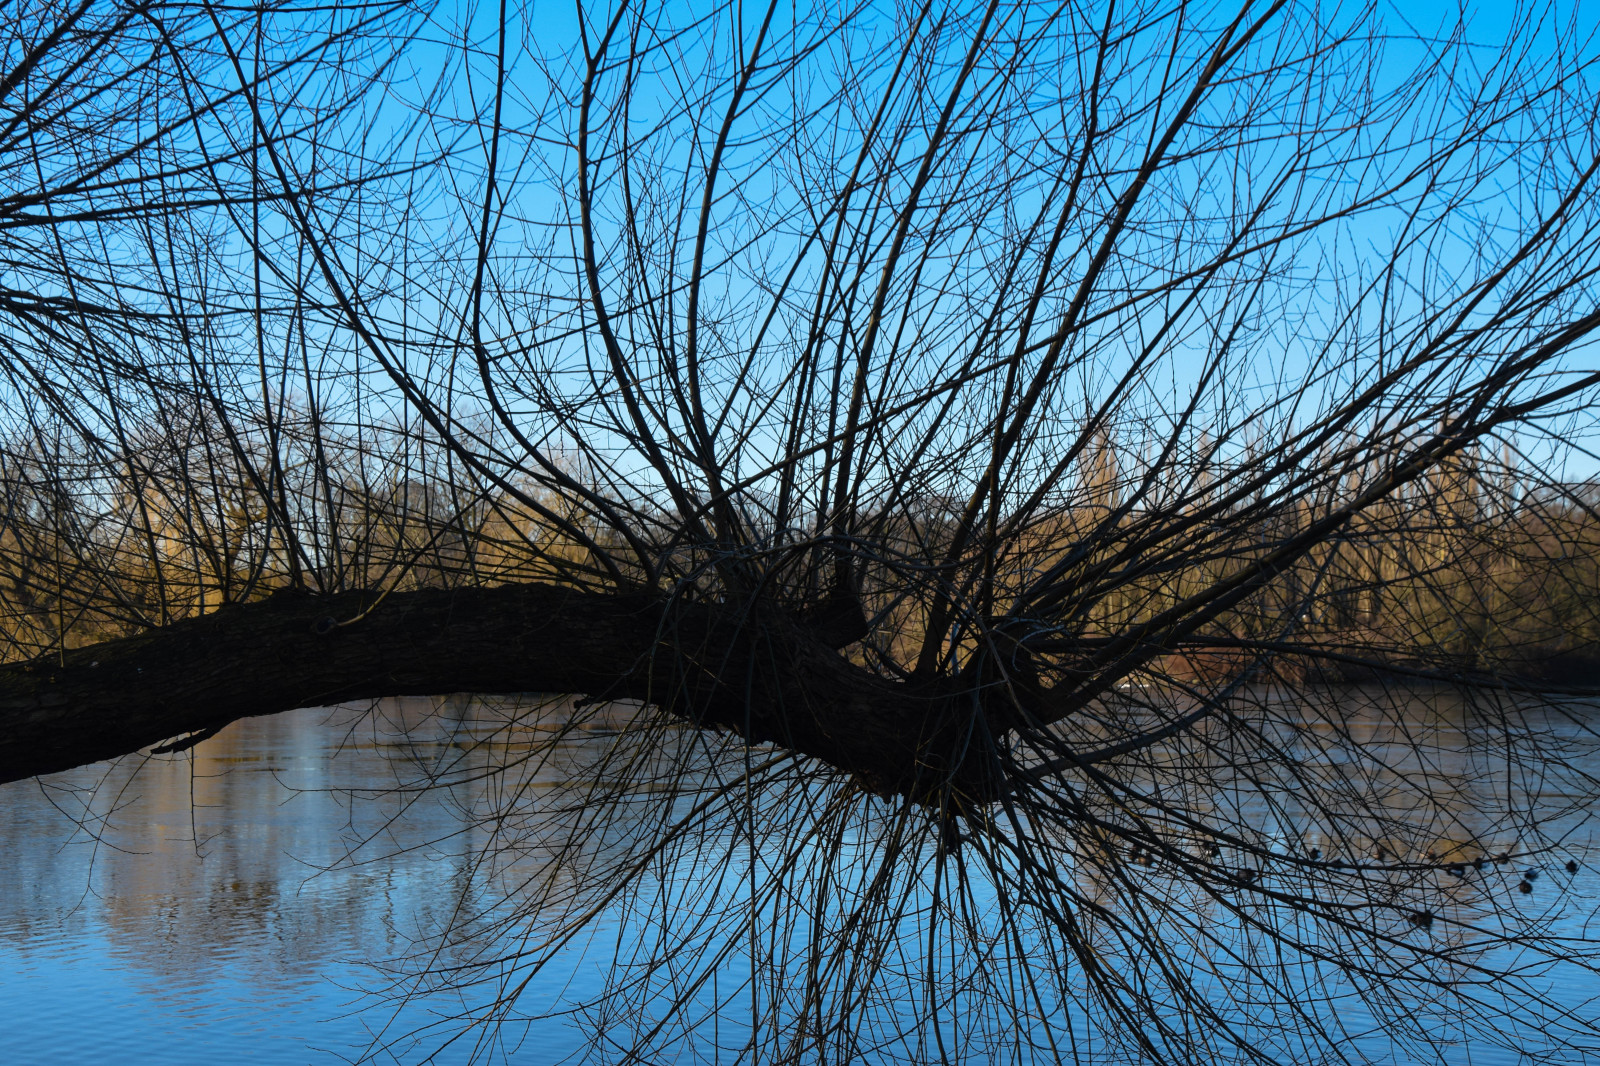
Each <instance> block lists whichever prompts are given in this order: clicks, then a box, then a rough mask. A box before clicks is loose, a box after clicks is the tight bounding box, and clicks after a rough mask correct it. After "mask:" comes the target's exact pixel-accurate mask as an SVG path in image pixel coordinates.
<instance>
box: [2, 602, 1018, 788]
mask: <svg viewBox="0 0 1600 1066" xmlns="http://www.w3.org/2000/svg"><path fill="white" fill-rule="evenodd" d="M452 692H502V693H503V692H571V693H579V694H583V695H587V696H590V697H592V698H599V699H637V700H643V701H647V702H650V703H654V704H656V705H659V706H662V707H665V708H667V709H669V710H670V711H672V712H673V713H675V714H678V715H680V716H681V717H683V718H685V719H687V720H689V721H690V722H692V723H693V724H695V725H697V726H699V727H702V728H721V729H728V730H732V731H734V732H736V733H737V734H739V735H740V736H742V737H743V738H745V739H746V740H747V741H748V742H749V743H752V744H757V743H766V742H770V743H774V744H778V745H780V746H783V747H786V748H790V749H793V750H796V751H800V752H803V753H805V754H808V755H813V756H816V757H817V758H819V759H822V760H824V761H825V762H827V763H829V764H830V765H832V766H835V767H837V768H839V769H841V770H845V771H847V772H850V773H852V774H854V775H855V776H856V778H857V780H858V781H859V782H860V783H861V784H862V785H863V787H866V788H869V789H872V790H874V791H880V792H884V793H893V794H903V795H912V796H915V797H917V798H919V799H922V800H924V801H928V802H935V801H937V797H938V796H939V795H940V794H942V793H943V790H944V789H946V788H947V787H949V788H953V789H954V790H955V793H956V796H957V798H958V799H962V800H965V801H982V800H984V799H988V798H992V797H993V796H994V795H995V794H996V788H997V785H998V781H997V780H996V771H995V769H994V767H995V765H996V763H995V760H994V759H993V758H992V757H990V752H991V751H992V748H991V747H990V742H989V737H991V736H994V735H998V734H999V733H1000V732H1003V731H1004V729H1003V727H1002V726H1001V723H999V722H986V723H983V724H984V726H987V727H988V728H980V727H978V723H977V722H976V715H977V714H978V713H979V712H978V711H977V710H976V708H977V707H978V704H977V703H976V702H975V701H974V700H973V698H972V695H971V694H970V693H967V694H965V695H963V693H962V692H961V691H960V686H953V685H951V684H950V683H949V682H945V683H943V684H929V685H924V686H920V687H919V686H916V685H912V684H907V683H905V682H900V681H893V680H889V679H886V678H882V677H879V676H878V675H876V674H873V673H871V672H870V671H868V670H865V669H863V668H861V667H859V666H856V665H855V664H853V663H851V662H849V661H848V660H847V659H845V658H844V657H843V656H841V655H839V654H838V653H837V652H836V651H834V650H833V649H832V648H831V647H829V642H828V641H827V640H826V639H825V637H821V636H818V635H816V634H812V633H811V632H810V631H809V630H808V629H807V628H805V627H803V626H801V625H799V624H797V623H795V622H793V621H792V620H790V619H787V618H786V617H784V616H782V615H780V614H778V613H777V612H773V611H766V610H762V609H760V608H759V606H758V607H757V608H756V609H752V610H747V611H741V610H738V609H736V608H734V607H729V606H721V605H715V604H700V603H683V602H673V603H667V602H663V601H661V600H657V599H651V598H647V597H644V596H639V595H629V594H607V593H594V592H585V591H581V590H578V589H573V588H567V587H562V586H557V585H548V584H521V585H504V586H499V587H494V588H462V589H450V590H445V589H419V590H414V591H408V592H391V593H389V594H387V595H385V596H382V597H381V599H380V597H379V595H378V594H377V593H372V592H346V593H339V594H336V595H332V596H314V595H309V594H290V593H280V594H278V595H276V596H273V597H272V598H270V599H267V600H263V601H259V602H256V603H250V604H241V605H233V606H229V607H225V608H223V609H221V610H218V611H216V612H214V613H211V614H207V615H203V616H201V617H197V618H191V619H186V620H183V621H180V622H177V623H174V624H172V625H170V626H166V627H163V628H161V629H156V630H151V631H150V632H147V633H141V634H138V635H135V636H131V637H125V638H121V639H118V640H111V641H105V642H102V643H98V644H93V645H89V646H87V647H83V648H76V649H72V650H69V651H66V652H65V653H61V652H53V653H50V654H49V655H47V656H43V657H40V658H39V659H35V660H33V661H32V662H28V663H17V664H12V665H9V666H5V667H0V781H13V780H17V779H20V778H25V777H31V776H34V775H36V774H43V773H52V772H55V771H59V770H66V769H71V768H73V767H77V766H82V765H85V764H87V763H91V762H96V761H99V760H102V759H108V758H113V757H116V756H119V755H126V754H128V753H130V752H134V751H138V750H141V749H144V748H148V747H150V746H151V745H154V744H158V743H160V742H162V741H165V740H169V739H170V738H173V737H179V736H182V735H185V734H198V735H209V734H210V733H212V732H215V731H216V730H218V729H220V728H222V727H223V726H225V725H227V724H228V723H229V722H232V721H235V720H237V719H239V718H246V717H250V716H253V715H262V714H275V713H277V712H280V711H286V710H291V709H293V708H296V707H311V706H323V705H328V704H333V703H342V702H349V701H352V700H362V699H372V698H377V697H383V696H417V695H442V694H446V693H452ZM178 746H181V745H178Z"/></svg>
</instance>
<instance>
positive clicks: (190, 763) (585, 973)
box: [0, 700, 1600, 1066]
mask: <svg viewBox="0 0 1600 1066" xmlns="http://www.w3.org/2000/svg"><path fill="white" fill-rule="evenodd" d="M485 706H488V705H486V704H481V703H471V702H468V701H432V700H411V701H386V702H385V703H384V705H383V706H382V708H381V709H380V711H379V713H377V714H370V715H369V714H364V713H362V712H361V711H357V710H348V709H340V710H333V711H329V710H304V711H297V712H293V713H291V714H285V715H279V716H275V717H271V718H262V719H250V720H246V721H243V722H239V723H236V724H234V725H233V726H231V727H229V728H228V729H227V730H225V731H224V732H223V733H222V734H221V735H219V736H217V737H215V738H213V739H211V740H208V741H206V742H204V743H203V744H201V745H199V746H198V747H197V748H196V749H195V750H194V751H193V752H192V753H189V754H186V755H180V756H169V757H165V758H161V759H155V760H151V761H149V762H148V763H146V764H143V765H140V764H139V762H138V761H137V760H124V761H123V762H122V763H120V764H118V765H116V766H114V767H112V768H110V769H108V768H107V767H106V766H104V765H102V766H98V767H91V768H86V769H83V770H80V771H75V772H73V773H70V774H61V775H56V776H54V777H51V778H49V779H46V780H44V781H34V782H19V783H14V784H10V785H6V786H3V787H0V843H3V844H4V847H5V856H6V859H5V861H4V863H0V1061H3V1062H5V1063H8V1064H10V1063H18V1064H20V1063H34V1062H38V1063H45V1062H92V1061H95V1060H96V1059H102V1058H103V1059H106V1060H108V1061H114V1062H119V1063H190V1062H193V1063H202V1062H203V1063H216V1062H221V1061H224V1060H226V1059H227V1058H229V1057H238V1058H241V1059H244V1060H247V1061H250V1062H253V1063H267V1064H272V1063H305V1062H322V1061H326V1062H337V1061H340V1060H345V1059H353V1058H356V1057H359V1056H361V1055H362V1054H363V1053H365V1052H369V1051H370V1050H371V1049H372V1047H373V1034H374V1033H377V1032H382V1033H384V1034H385V1035H386V1036H387V1037H389V1038H398V1042H396V1043H394V1044H392V1045H391V1046H390V1048H389V1050H388V1052H386V1053H385V1054H383V1055H381V1056H379V1057H378V1058H377V1059H376V1061H386V1062H412V1061H417V1060H418V1059H420V1058H421V1057H422V1054H423V1052H422V1051H421V1050H420V1045H415V1044H411V1043H408V1042H407V1040H406V1039H405V1037H406V1034H409V1033H412V1032H414V1031H417V1030H420V1029H422V1028H423V1027H424V1026H426V1025H428V1023H429V1022H430V1021H434V1020H436V1019H437V1018H438V1017H439V1016H440V1015H441V1014H449V1013H451V1012H452V1011H453V1010H457V1009H459V1006H460V1005H459V1002H458V1001H450V1000H448V999H445V998H440V997H433V998H428V997H419V998H415V999H412V1000H410V1001H409V1002H406V1003H405V1004H403V1005H400V1006H396V1005H395V1004H394V1003H393V1002H390V1001H384V1000H382V999H380V998H378V997H375V996H374V995H372V994H371V993H372V990H375V989H381V988H382V987H383V976H382V973H381V971H380V970H378V969H376V968H375V965H374V964H381V963H383V962H384V961H386V960H392V959H398V958H401V957H403V956H405V955H407V954H408V953H409V952H413V951H414V950H415V949H416V945H417V943H418V942H419V939H420V938H425V937H427V936H428V935H429V934H430V933H431V932H434V931H436V930H438V929H440V928H442V927H444V926H445V925H446V924H447V923H448V922H449V921H450V919H451V915H452V913H453V911H454V908H455V907H457V906H458V904H459V901H460V900H461V899H462V898H464V896H463V893H464V891H465V886H466V883H467V882H470V881H472V880H473V879H474V878H478V877H481V876H483V875H482V870H481V868H480V867H479V866H478V865H477V861H476V860H477V858H478V856H479V853H480V852H481V850H482V845H483V842H484V836H483V830H482V826H481V825H480V824H479V819H478V818H477V817H475V812H476V811H479V810H480V808H479V807H477V806H476V805H475V803H474V800H473V798H472V797H471V796H470V795H468V796H466V797H465V798H463V796H462V795H461V793H460V790H457V791H456V792H454V793H446V792H442V791H441V792H437V793H422V794H417V795H401V796H396V795H389V796H382V797H380V798H377V799H372V798H367V799H356V800H352V799H351V798H350V795H349V794H348V793H347V792H344V791H342V790H343V789H348V788H352V787H357V788H364V789H374V790H383V789H385V788H388V787H391V786H393V785H394V784H395V783H397V782H402V781H406V780H410V779H411V778H412V777H413V776H414V773H415V768H416V766H417V764H418V761H419V760H421V761H423V762H426V760H428V759H430V758H433V757H436V756H438V755H440V754H443V753H446V752H448V751H449V750H450V749H451V747H452V746H457V747H459V740H460V737H461V736H462V735H464V734H463V733H462V730H466V731H467V732H468V733H470V731H471V730H472V729H473V728H474V721H475V718H476V716H477V715H478V714H480V713H481V712H482V711H483V709H484V707H485ZM490 717H493V716H492V715H490ZM396 723H403V724H404V725H405V726H406V727H407V729H409V730H410V732H408V733H405V734H404V735H401V734H398V733H397V731H396V730H395V728H394V727H395V724H396ZM597 747H599V745H597V744H595V743H593V742H590V741H586V740H584V739H583V738H582V737H581V736H579V737H575V738H573V740H572V741H571V742H570V743H568V744H565V745H563V748H564V749H567V750H568V751H569V752H570V753H571V754H570V757H569V758H568V759H567V760H566V761H565V762H557V763H554V764H552V765H550V766H548V767H546V768H545V769H543V770H542V771H540V774H539V775H535V777H534V778H533V781H534V783H535V785H537V784H538V783H539V782H540V781H541V780H543V781H544V782H546V783H556V782H558V781H560V780H563V779H565V778H568V777H571V776H573V775H575V774H581V773H582V770H583V765H584V759H585V749H586V748H597ZM435 749H437V750H435ZM1594 762H1595V768H1596V769H1600V760H1594ZM136 770H137V772H136V773H135V771H136ZM1465 787H1471V785H1470V783H1466V784H1465ZM469 791H470V790H469ZM536 793H537V789H535V794H536ZM1583 832H1584V831H1583V830H1582V829H1580V835H1581V834H1582V833H1583ZM96 835H98V836H99V839H95V837H96ZM528 861H529V862H533V863H535V864H537V862H538V861H539V860H538V857H537V856H535V857H531V858H529V859H528ZM1592 865H1593V864H1592V863H1591V864H1588V867H1587V868H1586V869H1585V870H1584V871H1583V872H1582V873H1580V875H1579V876H1578V878H1576V879H1575V880H1573V879H1569V878H1567V877H1566V875H1564V874H1559V873H1558V874H1554V875H1551V878H1550V880H1549V881H1546V882H1545V884H1546V885H1548V886H1549V890H1553V889H1554V888H1555V885H1554V883H1553V882H1554V880H1555V878H1556V877H1560V879H1561V880H1562V881H1563V882H1564V888H1565V891H1566V892H1567V893H1568V895H1567V897H1566V902H1567V903H1568V904H1571V905H1572V906H1571V908H1570V910H1569V911H1568V912H1567V913H1568V915H1569V918H1568V927H1567V928H1564V929H1563V930H1562V932H1565V933H1567V934H1568V935H1575V936H1581V937H1585V938H1587V937H1588V936H1589V933H1588V931H1587V929H1586V926H1585V923H1584V919H1585V917H1586V916H1589V915H1592V914H1593V912H1594V900H1593V897H1594V894H1595V890H1596V888H1597V887H1600V886H1597V885H1596V884H1595V879H1594V877H1593V876H1592V875H1591V874H1590V872H1589V868H1592ZM504 872H505V871H504V870H502V871H501V873H502V874H503V873H504ZM1530 902H1531V901H1530ZM615 931H616V925H615V923H614V922H610V923H608V922H601V923H599V924H598V925H597V927H596V929H595V930H594V935H595V940H594V941H592V943H593V944H595V945H598V946H596V947H594V948H593V949H592V950H589V951H588V954H587V955H586V954H585V950H586V949H585V946H584V945H583V944H579V945H577V946H575V947H574V948H572V949H569V950H568V952H567V953H566V955H565V956H564V957H563V959H562V960H561V961H562V965H558V966H552V967H550V968H548V969H546V970H545V971H544V972H543V973H541V974H540V975H539V976H538V977H537V978H536V979H535V980H534V982H533V983H532V984H531V985H530V986H529V987H528V988H527V990H526V991H525V992H524V996H523V999H522V1001H521V1003H520V1004H519V1006H520V1007H521V1009H522V1011H523V1012H524V1013H538V1012H540V1011H543V1010H546V1009H549V1008H551V1007H555V1006H557V1005H558V1004H559V1003H560V1002H561V1001H563V999H571V998H574V997H576V998H581V997H583V996H586V995H589V994H592V993H594V992H595V991H597V990H598V988H599V983H600V980H601V974H602V963H603V962H605V961H606V960H607V959H609V957H610V953H611V949H612V947H613V944H611V943H606V942H605V941H606V938H607V934H608V933H610V934H613V935H614V933H615ZM1565 992H1566V994H1565V995H1564V996H1563V997H1562V998H1564V999H1567V1000H1568V1001H1569V1002H1571V1003H1572V1004H1573V1005H1577V1004H1579V1003H1582V1002H1583V1001H1585V1000H1587V999H1589V997H1590V996H1591V995H1593V994H1595V993H1597V992H1600V989H1597V990H1586V989H1584V988H1581V987H1573V988H1571V989H1568V990H1565ZM499 1035H500V1039H502V1040H504V1041H505V1043H504V1045H503V1046H501V1047H499V1048H496V1049H493V1051H494V1054H492V1055H491V1056H490V1057H492V1058H494V1059H496V1060H502V1061H504V1060H509V1061H512V1062H527V1063H556V1062H559V1061H561V1060H563V1059H564V1058H567V1057H569V1056H574V1055H576V1054H578V1053H580V1052H581V1051H582V1049H583V1046H584V1033H583V1031H582V1029H581V1027H580V1026H579V1024H578V1023H577V1022H576V1021H573V1020H564V1019H556V1020H546V1021H542V1022H539V1023H536V1024H535V1025H534V1026H533V1027H532V1028H531V1029H528V1028H518V1029H515V1030H511V1029H507V1030H503V1031H501V1033H500V1034H499ZM427 1046H428V1048H429V1049H430V1050H431V1049H432V1048H433V1047H435V1046H436V1043H435V1042H430V1043H429V1044H428V1045H427ZM473 1050H474V1048H473V1047H472V1046H471V1045H468V1044H465V1043H463V1044H459V1045H453V1046H451V1047H450V1048H448V1049H447V1050H446V1051H445V1052H444V1053H443V1054H442V1055H440V1057H439V1058H438V1059H437V1060H435V1061H439V1062H443V1063H449V1062H456V1061H464V1060H466V1059H467V1058H468V1057H469V1054H470V1053H471V1052H472V1051H473ZM476 1050H478V1051H480V1052H482V1051H483V1050H485V1049H483V1048H478V1049H476ZM1366 1050H1369V1051H1373V1050H1378V1049H1377V1048H1374V1047H1368V1048H1367V1049H1366ZM1380 1053H1381V1052H1380ZM1454 1053H1457V1054H1461V1055H1462V1056H1463V1057H1462V1058H1461V1061H1463V1062H1465V1061H1471V1062H1472V1063H1474V1064H1478V1066H1490V1064H1493V1063H1509V1062H1513V1061H1516V1058H1515V1057H1514V1056H1512V1055H1510V1054H1508V1053H1506V1052H1503V1051H1499V1050H1498V1049H1496V1050H1492V1051H1491V1050H1490V1049H1467V1048H1457V1049H1455V1052H1454ZM1447 1057H1449V1056H1447ZM1450 1061H1454V1059H1453V1058H1451V1059H1450Z"/></svg>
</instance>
